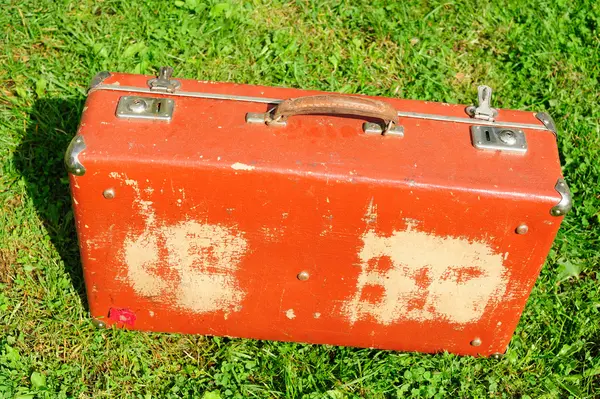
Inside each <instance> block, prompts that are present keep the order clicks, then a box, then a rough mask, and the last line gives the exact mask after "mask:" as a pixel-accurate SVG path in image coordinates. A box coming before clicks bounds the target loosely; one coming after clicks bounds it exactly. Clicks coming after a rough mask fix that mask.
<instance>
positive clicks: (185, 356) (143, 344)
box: [0, 0, 600, 398]
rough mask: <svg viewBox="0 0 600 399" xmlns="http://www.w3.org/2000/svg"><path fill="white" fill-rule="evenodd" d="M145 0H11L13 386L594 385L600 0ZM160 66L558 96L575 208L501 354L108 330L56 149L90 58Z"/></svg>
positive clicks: (535, 393) (5, 180)
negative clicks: (96, 311) (88, 289)
mask: <svg viewBox="0 0 600 399" xmlns="http://www.w3.org/2000/svg"><path fill="white" fill-rule="evenodd" d="M142 3H143V2H138V1H120V0H104V1H97V2H92V1H87V0H82V1H70V0H57V1H50V0H47V1H43V0H37V1H31V0H22V1H17V0H0V27H2V28H0V29H2V36H1V37H0V398H34V397H39V398H54V397H57V398H67V397H68V398H91V397H94V398H102V397H110V398H160V397H166V398H180V397H181V398H192V397H204V398H219V397H221V398H231V397H237V398H241V397H257V398H286V397H289V398H357V397H366V398H383V397H436V398H441V397H452V398H454V397H460V398H468V397H479V398H486V397H502V398H528V397H529V398H540V397H541V398H566V397H572V398H595V397H600V281H599V277H600V271H599V263H600V245H599V240H600V211H599V209H600V128H599V123H600V36H599V26H600V3H599V2H597V1H595V0H587V1H566V0H557V1H548V2H542V1H538V0H533V1H529V2H523V1H519V0H512V1H505V2H484V1H447V2H438V1H434V2H431V3H427V2H425V1H420V2H419V1H411V2H395V3H393V2H385V1H381V0H372V1H364V2H358V1H356V2H350V1H341V2H338V1H313V2H311V1H298V2H295V3H285V2H279V1H269V2H268V1H258V0H257V1H253V2H244V3H242V2H241V1H240V2H234V3H221V4H219V3H215V2H211V3H208V4H201V1H200V0H185V1H175V2H174V3H173V4H171V2H169V1H156V0H155V1H149V2H148V3H147V4H142ZM385 3H393V5H389V6H386V5H385ZM500 3H502V4H500ZM165 64H169V65H172V66H174V67H175V70H176V75H177V76H179V77H186V78H197V79H210V80H221V81H234V82H239V83H255V84H266V85H277V86H290V87H300V88H305V89H322V90H330V91H341V92H347V93H364V94H373V95H382V96H391V97H404V98H414V99H420V100H430V101H446V102H458V103H471V102H473V100H474V99H475V97H476V86H477V84H482V83H485V84H488V85H490V86H492V87H494V89H495V93H496V95H495V99H494V100H495V104H496V105H497V106H500V107H505V108H518V109H524V110H531V111H534V110H543V109H546V110H548V111H549V112H550V113H551V114H552V115H553V116H554V118H555V120H556V123H557V125H558V128H559V139H558V144H559V151H560V154H561V160H562V162H563V172H564V174H565V177H566V179H567V182H568V183H569V185H570V187H571V190H572V192H573V194H574V197H575V207H574V210H573V211H572V212H571V213H570V214H569V215H568V216H567V217H566V219H565V221H564V223H563V226H562V229H561V231H560V233H559V235H558V237H557V239H556V242H555V245H554V247H553V249H552V251H551V253H550V256H549V258H548V261H547V263H546V265H545V268H544V270H543V271H542V274H541V276H540V278H539V280H538V282H537V284H536V286H535V288H534V290H533V293H532V295H531V298H530V300H529V302H528V304H527V307H526V309H525V312H524V314H523V317H522V319H521V322H520V324H519V327H518V329H517V331H516V333H515V335H514V338H513V340H512V342H511V345H510V348H509V351H508V354H507V356H506V357H505V358H504V359H502V360H500V361H495V360H491V359H476V358H461V357H456V356H452V355H448V354H440V355H435V356H431V355H421V354H407V353H394V352H386V351H376V350H365V349H355V348H339V347H330V346H317V345H315V346H312V345H301V344H289V343H275V342H261V341H251V340H239V339H220V338H205V337H199V336H180V335H165V334H144V333H138V332H131V331H122V330H119V331H117V330H97V329H95V328H94V327H93V326H92V324H91V323H90V320H89V318H88V313H87V310H86V300H85V295H84V289H83V285H82V275H81V266H80V263H79V254H78V251H77V241H76V237H75V232H74V227H73V214H72V212H71V208H70V202H69V195H68V185H67V180H66V173H65V171H64V168H63V166H62V155H63V153H64V150H65V148H66V146H67V144H68V142H69V141H70V138H71V137H72V136H73V135H74V133H75V131H76V128H77V123H78V119H79V116H80V114H81V111H82V104H83V101H84V99H85V93H86V86H87V84H88V82H89V81H90V79H91V77H92V76H93V75H94V74H96V73H97V72H99V71H102V70H113V71H123V72H135V73H154V72H155V71H156V69H157V67H158V66H160V65H165ZM491 172H492V173H493V171H491ZM203 395H204V396H203Z"/></svg>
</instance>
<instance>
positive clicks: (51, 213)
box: [14, 97, 88, 309]
mask: <svg viewBox="0 0 600 399" xmlns="http://www.w3.org/2000/svg"><path fill="white" fill-rule="evenodd" d="M84 102H85V99H84V98H83V97H82V98H76V99H41V100H38V101H36V102H35V104H34V106H33V108H32V110H31V112H30V114H29V117H30V119H29V123H28V125H27V130H26V134H25V137H24V139H23V141H22V142H21V144H20V145H19V147H18V148H17V150H16V152H15V155H14V161H15V165H16V166H17V168H18V170H19V172H20V173H21V175H22V176H23V177H24V179H25V184H26V190H27V194H28V196H29V198H31V200H32V201H33V204H34V206H35V209H36V212H37V214H38V216H39V218H40V220H41V221H42V222H43V224H44V228H45V229H46V231H47V233H48V235H49V236H50V239H51V241H52V245H53V246H54V248H56V250H57V251H58V253H59V255H60V257H61V259H62V261H63V263H64V268H65V271H66V272H67V273H68V275H69V278H70V280H71V284H72V285H73V288H74V289H75V290H76V292H77V293H78V295H79V296H80V298H81V301H82V304H83V305H84V308H85V309H88V303H87V298H86V295H85V286H84V282H83V271H82V268H81V262H80V257H79V246H78V244H77V235H76V231H75V224H74V220H73V211H72V209H71V197H70V192H69V183H68V178H67V172H66V170H65V166H64V163H63V158H64V154H65V150H66V148H67V146H68V145H69V142H70V141H71V138H72V137H73V136H74V135H75V132H76V131H77V127H78V124H79V119H80V117H81V112H82V109H83V104H84Z"/></svg>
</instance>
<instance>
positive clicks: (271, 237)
mask: <svg viewBox="0 0 600 399" xmlns="http://www.w3.org/2000/svg"><path fill="white" fill-rule="evenodd" d="M260 230H261V232H262V234H263V235H264V236H265V239H266V240H267V241H271V242H280V241H281V240H282V239H283V235H284V233H285V230H284V229H283V228H277V227H266V226H263V227H261V228H260Z"/></svg>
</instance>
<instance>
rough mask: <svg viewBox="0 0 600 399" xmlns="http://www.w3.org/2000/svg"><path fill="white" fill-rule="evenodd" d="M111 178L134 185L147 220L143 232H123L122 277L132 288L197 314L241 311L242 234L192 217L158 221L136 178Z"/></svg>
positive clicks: (137, 199)
mask: <svg viewBox="0 0 600 399" xmlns="http://www.w3.org/2000/svg"><path fill="white" fill-rule="evenodd" d="M111 177H115V178H120V179H122V178H125V180H124V181H125V184H127V185H128V186H130V187H132V188H133V190H134V192H135V193H136V196H135V200H134V204H135V205H136V206H137V208H138V211H139V213H140V215H141V216H142V217H144V218H145V221H146V225H145V228H144V231H143V232H142V233H129V234H128V235H127V237H126V239H125V242H124V246H123V251H122V256H123V260H124V264H125V266H126V270H125V272H126V275H127V276H126V280H127V281H128V282H129V284H130V285H131V286H132V288H133V289H134V291H135V292H136V293H137V294H139V295H142V296H146V297H152V298H155V300H160V301H163V302H167V303H171V304H173V305H174V306H178V307H182V308H184V309H187V310H190V311H192V312H195V313H207V312H215V311H220V310H221V311H224V312H225V314H227V312H230V311H235V312H237V311H239V310H241V307H240V303H241V301H242V300H243V298H244V295H245V293H244V292H243V291H242V290H241V289H240V287H239V282H238V280H237V278H236V276H235V272H236V271H237V269H238V266H239V263H240V261H241V259H242V258H243V256H244V255H245V253H246V251H247V242H246V240H245V239H244V237H243V233H241V232H238V231H237V230H236V229H235V228H233V227H224V226H221V225H218V224H210V223H201V222H198V221H195V220H184V221H181V222H178V223H174V224H166V223H164V222H159V221H157V218H156V215H155V212H154V208H153V203H152V202H151V201H146V200H143V199H142V197H141V195H142V192H141V190H140V188H139V185H138V182H137V181H135V180H130V179H127V178H126V176H123V175H118V174H116V175H111ZM144 193H147V191H146V190H144Z"/></svg>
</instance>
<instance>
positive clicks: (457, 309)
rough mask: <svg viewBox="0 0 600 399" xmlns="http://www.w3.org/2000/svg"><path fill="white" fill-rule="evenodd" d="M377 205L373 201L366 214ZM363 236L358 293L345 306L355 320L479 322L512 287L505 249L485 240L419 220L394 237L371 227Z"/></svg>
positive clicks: (360, 249) (385, 322)
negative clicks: (445, 232) (429, 228)
mask: <svg viewBox="0 0 600 399" xmlns="http://www.w3.org/2000/svg"><path fill="white" fill-rule="evenodd" d="M372 208H373V204H372V201H371V203H370V204H369V205H368V209H367V215H365V216H366V217H365V219H368V215H370V214H372ZM361 239H362V246H361V248H359V252H358V258H359V259H360V267H361V271H360V274H359V275H358V278H357V282H356V292H355V294H354V295H353V296H352V297H351V298H350V299H349V300H348V301H346V303H345V304H344V306H343V308H342V312H343V313H344V314H345V315H346V317H348V319H349V321H350V322H351V323H355V322H356V321H358V320H364V319H366V318H374V319H375V320H376V321H377V322H378V323H381V324H384V325H389V324H391V323H394V322H398V321H402V320H414V321H426V320H433V319H446V320H447V321H449V322H452V323H458V324H465V323H473V322H476V321H477V320H479V319H480V318H481V316H482V315H483V313H484V311H485V308H486V306H487V305H488V304H490V303H495V302H499V301H500V300H501V298H502V296H503V295H504V292H505V290H506V285H507V282H508V271H507V270H506V268H505V267H504V264H503V261H504V254H498V253H494V251H493V250H492V248H491V247H490V245H489V244H487V243H485V242H477V241H475V242H471V241H469V240H467V239H465V238H457V237H440V236H436V235H434V234H430V233H426V232H423V231H418V230H415V229H414V224H409V225H408V227H407V229H406V230H404V231H394V232H393V233H392V234H391V235H388V236H384V235H379V234H377V233H376V232H375V231H374V230H372V229H369V230H367V231H366V232H365V233H364V234H363V235H362V237H361Z"/></svg>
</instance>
